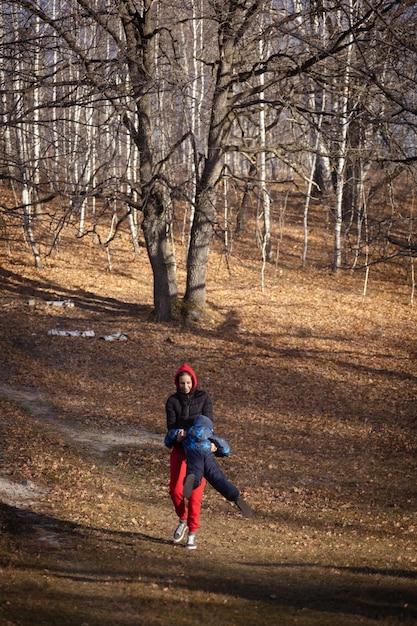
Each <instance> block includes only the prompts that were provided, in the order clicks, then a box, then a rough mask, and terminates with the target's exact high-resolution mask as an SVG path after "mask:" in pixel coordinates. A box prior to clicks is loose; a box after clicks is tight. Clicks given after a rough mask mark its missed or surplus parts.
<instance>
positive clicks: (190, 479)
mask: <svg viewBox="0 0 417 626" xmlns="http://www.w3.org/2000/svg"><path fill="white" fill-rule="evenodd" d="M193 489H194V474H188V476H187V477H186V479H185V480H184V498H186V499H187V500H188V499H189V498H191V494H192V493H193Z"/></svg>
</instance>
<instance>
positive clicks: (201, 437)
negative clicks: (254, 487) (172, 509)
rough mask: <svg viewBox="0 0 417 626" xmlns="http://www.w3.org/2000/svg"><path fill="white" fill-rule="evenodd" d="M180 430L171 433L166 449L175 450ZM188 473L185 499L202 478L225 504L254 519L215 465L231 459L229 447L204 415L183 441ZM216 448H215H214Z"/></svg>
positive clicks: (195, 419)
mask: <svg viewBox="0 0 417 626" xmlns="http://www.w3.org/2000/svg"><path fill="white" fill-rule="evenodd" d="M178 432H179V431H178V429H172V430H169V431H168V433H167V436H166V437H165V445H167V446H168V447H171V446H172V443H173V441H175V439H176V437H177V435H178ZM182 443H183V446H184V451H185V458H186V461H187V471H186V477H185V480H184V498H187V499H188V498H189V497H190V496H191V494H192V492H193V490H194V489H197V488H198V487H199V485H200V484H201V481H202V478H203V476H204V478H205V479H206V480H207V481H208V482H209V483H210V485H211V486H212V487H213V488H214V489H216V491H218V492H219V493H220V494H221V495H222V496H223V497H224V498H226V500H229V501H230V502H234V503H235V504H236V505H237V507H238V508H239V509H240V510H241V512H242V514H243V515H244V516H245V517H251V516H252V511H251V508H250V507H249V505H248V504H246V502H245V501H244V500H243V498H242V497H241V495H240V492H239V489H238V488H237V487H235V485H233V484H232V483H231V482H230V481H229V480H227V478H226V476H225V475H224V474H223V472H222V470H221V469H220V467H219V466H218V465H217V463H216V459H215V456H219V457H220V456H228V455H229V454H230V447H229V445H228V443H227V441H225V440H224V439H220V438H219V437H216V435H215V434H214V433H213V422H212V421H211V419H210V418H208V417H206V416H205V415H198V416H197V417H196V418H194V424H193V426H191V427H190V428H188V429H187V430H186V431H185V439H184V440H183V442H182ZM212 444H214V446H213V445H212Z"/></svg>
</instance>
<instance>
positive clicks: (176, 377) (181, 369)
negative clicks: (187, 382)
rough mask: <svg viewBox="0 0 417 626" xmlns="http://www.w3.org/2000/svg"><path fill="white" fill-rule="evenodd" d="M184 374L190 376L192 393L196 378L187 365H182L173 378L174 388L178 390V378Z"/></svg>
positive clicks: (195, 385)
mask: <svg viewBox="0 0 417 626" xmlns="http://www.w3.org/2000/svg"><path fill="white" fill-rule="evenodd" d="M184 372H186V373H187V374H189V375H190V376H191V380H192V381H193V386H192V387H191V391H194V389H195V388H196V387H197V376H196V373H195V371H194V370H193V368H192V367H190V366H189V365H187V363H183V364H182V365H181V367H180V368H179V370H178V372H177V373H176V374H175V376H174V383H175V386H176V388H177V389H179V387H178V378H179V376H180V374H183V373H184Z"/></svg>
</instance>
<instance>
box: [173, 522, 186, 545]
mask: <svg viewBox="0 0 417 626" xmlns="http://www.w3.org/2000/svg"><path fill="white" fill-rule="evenodd" d="M187 528H188V527H187V521H186V520H185V519H184V520H181V519H180V521H179V524H178V526H177V527H176V529H175V532H174V537H173V542H174V543H179V542H180V541H182V540H183V539H184V535H185V533H186V532H187Z"/></svg>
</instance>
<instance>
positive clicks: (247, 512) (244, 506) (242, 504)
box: [235, 496, 252, 517]
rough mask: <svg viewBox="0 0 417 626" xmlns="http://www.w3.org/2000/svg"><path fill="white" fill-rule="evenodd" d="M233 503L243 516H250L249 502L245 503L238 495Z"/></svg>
mask: <svg viewBox="0 0 417 626" xmlns="http://www.w3.org/2000/svg"><path fill="white" fill-rule="evenodd" d="M235 504H236V506H237V507H238V508H239V509H240V511H241V513H242V515H244V516H245V517H252V509H251V508H250V506H249V504H246V502H245V501H244V499H243V498H242V497H241V496H239V497H238V499H237V500H236V501H235Z"/></svg>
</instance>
